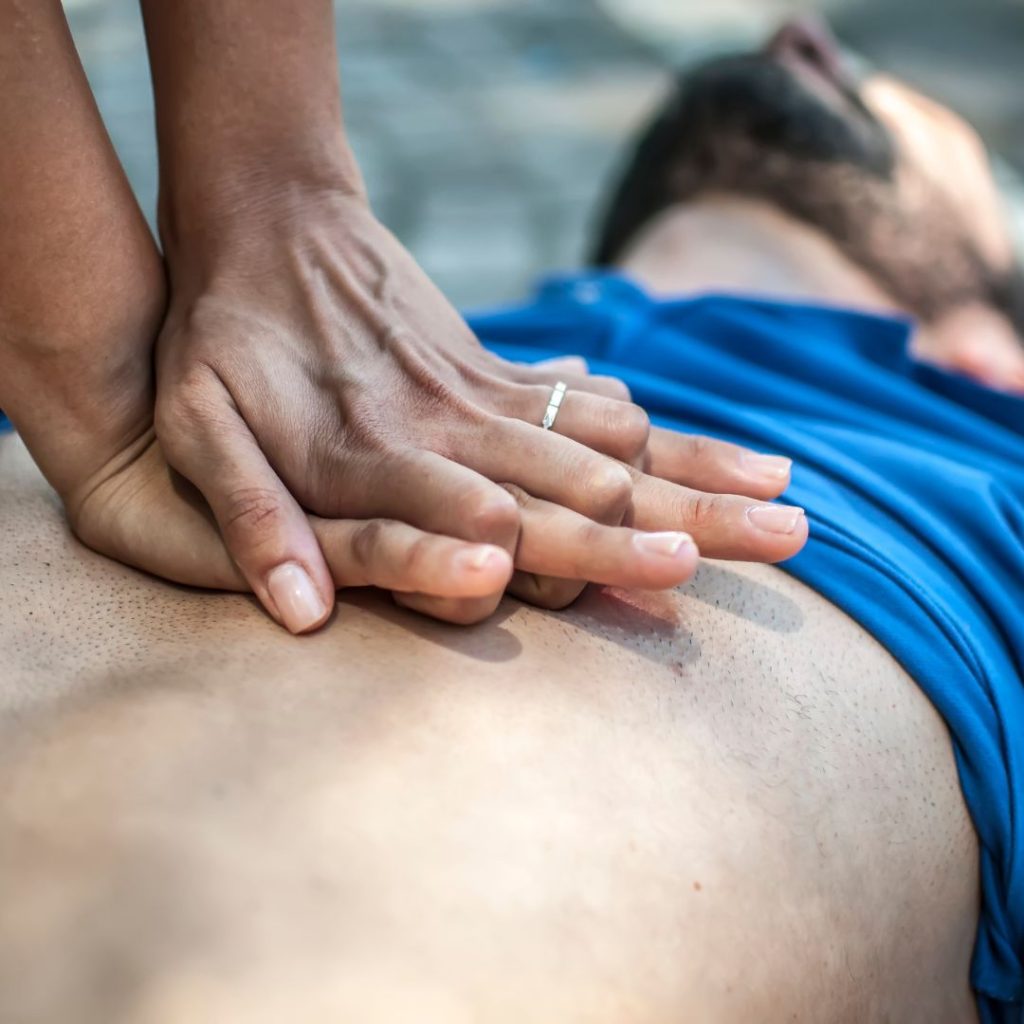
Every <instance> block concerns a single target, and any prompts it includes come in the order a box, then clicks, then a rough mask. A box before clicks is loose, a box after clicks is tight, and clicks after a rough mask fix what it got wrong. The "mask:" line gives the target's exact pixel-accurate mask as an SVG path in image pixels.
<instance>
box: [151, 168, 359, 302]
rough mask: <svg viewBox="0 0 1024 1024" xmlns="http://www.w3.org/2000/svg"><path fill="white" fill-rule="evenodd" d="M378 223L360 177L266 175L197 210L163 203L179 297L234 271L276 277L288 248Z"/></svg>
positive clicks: (164, 233) (164, 235)
mask: <svg viewBox="0 0 1024 1024" xmlns="http://www.w3.org/2000/svg"><path fill="white" fill-rule="evenodd" d="M353 166H354V165H353ZM372 216H373V214H372V211H371V210H370V207H369V202H368V200H367V197H366V193H365V191H364V189H363V185H362V180H361V178H359V176H358V170H356V171H355V174H354V175H353V174H350V173H340V172H339V173H335V172H332V171H330V170H327V171H325V172H324V173H303V174H299V175H295V176H291V175H279V174H277V173H273V172H265V171H260V172H259V173H257V174H254V175H253V176H252V177H248V178H244V179H236V181H235V183H234V184H233V185H231V186H230V187H228V188H226V189H225V190H224V191H222V192H220V193H218V195H217V197H216V200H215V201H213V202H208V203H203V204H201V205H200V206H198V207H197V206H196V205H193V204H184V205H180V204H176V203H175V202H173V201H172V200H168V202H166V203H162V204H161V210H160V234H161V239H162V242H163V248H164V255H165V258H166V261H167V265H168V267H169V269H170V272H171V277H172V280H173V282H174V291H175V295H177V294H178V293H179V292H183V293H187V292H189V291H190V290H191V289H190V282H197V281H202V280H203V279H207V278H209V277H211V276H216V275H217V274H218V273H219V272H221V271H225V270H226V271H229V272H230V271H231V270H232V268H241V269H242V270H243V271H244V272H245V273H246V274H247V275H250V276H251V275H252V274H256V273H259V271H260V269H261V268H266V269H267V270H272V269H273V268H276V267H278V266H279V265H280V263H281V261H282V260H283V259H286V258H287V252H288V251H289V249H290V248H293V247H298V248H306V247H308V245H309V244H310V240H311V238H312V237H313V236H315V235H317V234H318V233H321V232H322V231H323V230H329V228H325V226H326V225H331V224H335V225H337V224H339V223H340V222H341V220H340V219H341V218H344V219H345V220H348V221H352V219H353V218H359V219H360V220H362V219H363V218H366V217H372Z"/></svg>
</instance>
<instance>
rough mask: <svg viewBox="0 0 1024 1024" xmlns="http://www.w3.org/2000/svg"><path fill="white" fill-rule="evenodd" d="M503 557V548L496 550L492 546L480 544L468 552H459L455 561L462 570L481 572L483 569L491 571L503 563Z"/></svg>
mask: <svg viewBox="0 0 1024 1024" xmlns="http://www.w3.org/2000/svg"><path fill="white" fill-rule="evenodd" d="M504 556H505V551H504V549H503V548H496V547H494V546H493V545H492V544H480V545H477V546H476V547H474V548H471V549H470V550H469V551H460V552H459V554H458V555H457V556H456V558H455V561H456V562H457V563H458V565H459V566H460V567H461V568H463V569H470V570H472V571H473V572H483V571H484V570H485V569H493V568H495V567H496V566H497V565H498V564H499V563H503V562H504V561H505V557H504Z"/></svg>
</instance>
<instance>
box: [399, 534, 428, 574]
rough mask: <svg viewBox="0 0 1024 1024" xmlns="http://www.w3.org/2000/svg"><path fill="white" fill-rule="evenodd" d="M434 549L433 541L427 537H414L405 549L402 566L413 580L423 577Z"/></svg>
mask: <svg viewBox="0 0 1024 1024" xmlns="http://www.w3.org/2000/svg"><path fill="white" fill-rule="evenodd" d="M433 549H434V539H433V538H432V537H429V536H427V535H425V534H424V535H420V536H418V537H416V538H415V539H414V540H413V541H412V542H411V543H410V544H408V545H407V547H406V549H405V556H404V566H405V571H406V573H407V574H408V575H409V576H410V577H411V578H413V579H419V578H420V577H421V576H423V575H425V572H424V570H425V569H426V568H427V567H428V564H429V562H430V555H431V552H432V551H433Z"/></svg>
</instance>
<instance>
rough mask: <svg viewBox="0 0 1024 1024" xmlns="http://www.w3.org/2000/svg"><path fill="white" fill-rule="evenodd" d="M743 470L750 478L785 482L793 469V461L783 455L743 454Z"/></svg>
mask: <svg viewBox="0 0 1024 1024" xmlns="http://www.w3.org/2000/svg"><path fill="white" fill-rule="evenodd" d="M742 461H743V468H744V469H745V470H746V471H747V472H748V473H749V474H750V475H751V476H759V477H762V478H764V479H766V480H785V479H786V477H787V476H789V471H790V470H791V469H792V468H793V460H792V459H787V458H786V457H785V456H783V455H759V454H757V452H744V453H743V460H742Z"/></svg>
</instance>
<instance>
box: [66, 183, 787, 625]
mask: <svg viewBox="0 0 1024 1024" xmlns="http://www.w3.org/2000/svg"><path fill="white" fill-rule="evenodd" d="M199 237H200V239H201V240H200V241H198V242H196V241H190V240H187V239H183V238H180V237H179V238H175V237H170V238H167V237H165V241H166V243H167V245H166V258H167V268H168V271H169V283H170V302H169V305H168V306H167V310H166V316H165V318H164V321H163V327H162V330H161V332H160V336H159V339H158V342H157V347H156V366H157V390H156V399H155V422H154V413H153V397H152V395H151V394H149V393H148V391H146V390H145V389H139V390H140V393H139V394H138V395H129V396H127V397H126V396H124V395H123V394H117V395H116V400H115V392H116V387H117V382H111V395H110V396H109V400H108V399H107V398H105V397H104V396H97V397H98V400H100V401H106V402H107V404H108V405H109V407H110V412H109V414H108V415H109V416H110V417H115V418H117V420H118V422H117V423H113V424H107V427H108V429H106V430H105V431H104V432H103V436H104V437H107V438H111V437H115V438H118V439H119V440H118V441H117V442H116V443H110V442H106V447H107V450H104V451H100V452H96V453H95V456H96V457H95V458H93V459H91V460H86V463H84V464H83V474H82V478H81V479H79V480H75V481H74V482H73V484H72V486H70V487H69V488H67V490H66V492H65V493H64V495H63V497H64V498H65V503H66V505H67V508H68V512H69V516H70V519H71V521H72V524H73V526H74V528H75V530H76V532H77V533H78V535H79V536H80V537H81V538H82V539H83V540H84V541H85V542H86V543H87V544H89V545H90V546H91V547H93V548H95V549H97V550H100V551H102V552H104V553H105V554H109V555H111V556H113V557H115V558H117V559H119V560H121V561H124V562H126V563H129V564H132V565H135V566H138V567H139V568H142V569H146V570H148V571H150V572H153V573H156V574H157V575H160V576H163V577H166V578H168V579H172V580H175V581H177V582H181V583H186V584H191V585H196V586H203V587H217V588H223V589H239V590H243V589H244V590H251V591H252V592H253V593H255V594H256V596H257V597H258V598H259V600H260V602H261V603H262V604H263V606H264V607H265V608H266V610H267V611H268V612H269V613H270V614H271V615H272V616H273V617H274V618H275V619H276V620H277V621H278V622H280V623H282V624H283V625H284V626H286V627H287V628H288V629H290V630H291V631H293V632H296V633H298V632H305V631H307V630H310V629H314V628H316V627H317V626H319V625H320V624H322V623H323V622H324V621H325V620H326V618H327V617H328V616H329V614H330V612H331V609H332V606H333V602H334V593H335V590H336V588H338V587H343V586H363V585H373V586H377V587H382V588H384V589H388V590H391V591H392V592H393V593H394V595H395V598H396V600H397V601H399V603H401V604H404V605H406V606H408V607H410V608H414V609H416V610H419V611H421V612H425V613H427V614H430V615H433V616H435V617H438V618H441V619H445V620H448V621H453V622H459V623H468V622H473V621H478V620H481V619H483V618H485V617H486V616H488V615H489V614H490V613H491V612H492V611H493V610H494V609H495V607H496V606H497V603H498V602H499V601H500V599H501V596H502V594H503V593H504V592H505V591H506V589H507V590H508V591H510V592H511V593H513V594H516V595H517V596H520V597H522V598H524V599H526V600H529V601H531V602H534V603H538V604H541V605H545V606H548V607H561V606H564V605H566V604H568V603H570V602H571V601H572V600H573V599H574V598H575V597H576V596H577V595H578V594H579V592H580V590H581V589H582V588H583V586H584V585H585V582H587V581H590V582H596V583H604V584H613V585H619V586H626V587H642V588H650V589H654V588H665V587H670V586H674V585H676V584H678V583H680V582H682V581H684V580H685V579H687V578H688V577H689V576H690V575H691V574H692V573H693V571H694V569H695V567H696V564H697V558H698V546H699V548H700V550H701V551H702V552H703V553H704V554H706V555H710V556H713V557H720V558H741V559H749V560H756V561H779V560H781V559H784V558H788V557H790V556H791V555H793V554H795V553H796V552H797V551H798V550H799V549H800V548H801V547H802V546H803V544H804V542H805V540H806V536H807V527H806V522H805V521H804V517H803V515H802V513H801V512H800V511H799V510H796V509H790V508H786V507H782V506H774V505H770V504H767V503H766V500H767V499H771V498H774V497H776V496H777V495H778V494H780V493H781V492H782V491H783V490H784V488H785V486H786V485H787V483H788V479H789V463H788V460H785V459H779V458H775V457H772V456H761V455H757V454H755V453H753V452H748V451H746V450H744V449H741V448H737V447H736V446H733V445H728V444H725V443H723V442H717V441H711V440H708V439H705V438H697V437H687V436H682V435H677V434H674V433H670V432H667V431H661V430H657V429H654V430H652V429H651V428H650V425H649V423H648V420H647V417H646V415H645V414H644V413H643V412H642V410H640V409H639V408H638V407H636V406H635V405H632V404H631V403H630V402H629V400H628V399H629V395H628V392H627V390H626V388H625V386H624V385H623V384H621V382H618V381H616V380H613V379H610V378H603V377H596V376H592V375H590V374H589V373H588V372H587V368H586V365H585V364H584V363H583V362H582V361H581V360H575V359H569V360H559V361H557V362H556V363H554V364H552V363H549V364H541V365H537V366H522V365H517V364H511V363H507V362H505V361H503V360H501V359H499V358H497V357H496V356H494V355H492V354H490V353H488V352H487V351H486V350H484V349H483V348H482V346H481V345H480V344H479V343H478V341H477V340H476V338H475V337H474V336H473V335H472V333H471V332H470V331H469V329H468V327H467V326H466V325H465V323H464V322H463V321H462V320H461V318H460V317H459V315H458V314H457V313H456V312H455V310H454V309H453V308H452V307H451V306H450V305H449V304H448V302H447V301H446V300H445V299H444V297H443V296H442V295H441V294H440V293H439V292H438V291H437V290H436V288H435V287H434V286H433V285H432V284H431V283H430V281H429V280H428V279H427V278H426V276H425V275H424V274H423V272H422V271H421V270H420V269H419V268H418V266H417V265H416V264H415V262H414V261H413V260H412V258H411V257H410V256H409V254H408V253H407V252H406V251H405V250H404V249H403V248H402V246H401V245H400V244H399V243H398V242H397V241H396V240H395V239H394V237H393V236H392V235H391V234H390V233H389V232H388V231H387V230H386V229H385V228H383V227H382V226H381V225H380V224H379V223H378V222H377V221H376V220H375V218H374V217H373V215H372V213H371V212H370V210H369V208H368V207H367V205H366V203H365V201H364V200H363V198H362V197H361V196H359V195H352V194H345V193H341V192H337V191H331V190H313V191H293V192H291V193H289V194H286V195H281V196H279V197H277V198H276V199H275V201H274V202H272V203H260V204H255V205H254V207H253V208H251V209H249V210H246V211H245V215H244V216H239V217H237V218H233V219H232V220H231V221H230V222H224V223H222V224H220V225H217V230H216V231H215V232H212V231H206V232H204V233H203V234H202V235H201V236H199ZM129 299H130V300H131V301H136V302H139V303H145V304H151V305H153V306H154V308H156V307H160V306H161V304H162V301H163V298H162V293H161V290H160V288H159V287H154V288H151V289H150V290H149V293H148V294H146V295H138V296H131V297H126V301H127V300H129ZM136 343H137V345H138V346H139V352H140V357H141V358H149V354H150V350H151V347H152V339H151V338H139V339H137V342H136ZM558 380H564V381H566V382H567V383H568V385H569V392H568V394H567V396H566V399H565V401H564V403H563V405H562V408H561V410H560V412H559V415H558V419H557V421H556V424H555V428H554V430H552V431H544V430H542V429H541V428H540V426H539V424H540V421H541V418H542V416H543V413H544V408H545V406H546V404H547V401H548V398H549V396H550V394H551V389H552V387H553V385H554V384H555V383H556V381H558Z"/></svg>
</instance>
